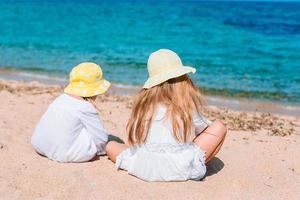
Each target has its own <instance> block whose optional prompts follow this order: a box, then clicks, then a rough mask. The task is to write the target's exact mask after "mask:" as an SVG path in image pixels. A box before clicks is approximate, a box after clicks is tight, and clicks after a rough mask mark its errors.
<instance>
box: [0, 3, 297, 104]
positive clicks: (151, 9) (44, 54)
mask: <svg viewBox="0 0 300 200" xmlns="http://www.w3.org/2000/svg"><path fill="white" fill-rule="evenodd" d="M0 10H1V12H0V66H1V67H5V68H8V69H17V70H25V71H29V72H33V73H36V72H38V73H46V74H48V73H49V74H59V75H62V76H67V73H68V71H69V70H70V69H71V68H72V67H73V66H75V65H76V64H78V63H80V62H83V61H93V62H96V63H98V64H100V65H101V66H102V68H103V70H104V74H105V77H106V78H107V79H108V80H111V81H113V82H116V83H122V84H131V85H142V84H143V82H144V81H145V80H146V77H147V71H146V62H147V58H148V56H149V54H150V53H151V52H153V51H155V50H157V49H159V48H169V49H172V50H174V51H176V52H177V53H178V54H179V55H180V57H181V58H182V60H183V63H184V64H186V65H191V66H194V67H196V68H197V73H196V74H195V75H192V76H191V77H192V79H193V80H195V81H196V82H197V84H198V85H199V86H200V87H201V88H202V90H203V91H204V92H206V93H210V94H217V95H227V96H237V97H247V98H256V99H265V100H273V101H281V102H287V103H296V104H298V103H300V2H209V1H208V2H199V1H171V0H170V1H130V0H123V1H100V0H73V1H71V0H69V1H63V0H61V1H58V0H52V1H50V0H48V1H45V0H44V1H42V0H31V1H26V0H23V1H20V0H19V1H18V0H14V1H12V0H11V1H9V0H2V1H0ZM1 67H0V68H1Z"/></svg>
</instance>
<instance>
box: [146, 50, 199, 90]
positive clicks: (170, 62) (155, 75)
mask: <svg viewBox="0 0 300 200" xmlns="http://www.w3.org/2000/svg"><path fill="white" fill-rule="evenodd" d="M147 68H148V73H149V78H148V80H147V81H146V82H145V84H144V86H143V88H146V89H149V88H151V87H154V86H156V85H159V84H161V83H163V82H165V81H167V80H169V79H172V78H176V77H179V76H182V75H184V74H188V73H191V72H192V73H195V72H196V69H195V68H193V67H189V66H184V65H183V64H182V62H181V59H180V58H179V56H178V55H177V54H176V53H175V52H173V51H171V50H169V49H160V50H158V51H155V52H153V53H152V54H151V55H150V56H149V59H148V63H147Z"/></svg>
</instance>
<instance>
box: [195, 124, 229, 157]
mask: <svg viewBox="0 0 300 200" xmlns="http://www.w3.org/2000/svg"><path fill="white" fill-rule="evenodd" d="M226 133H227V129H226V127H225V125H224V124H223V123H222V122H220V121H215V122H213V123H212V124H211V125H210V126H209V127H208V128H207V129H206V130H205V131H204V132H203V133H201V134H200V135H198V136H197V137H196V138H195V139H194V142H195V143H196V144H197V145H198V146H199V147H200V148H201V149H203V150H204V151H206V160H205V162H208V161H209V160H211V159H212V158H213V157H214V156H215V155H216V154H217V153H218V152H219V150H220V148H221V146H222V144H223V142H224V139H225V135H226Z"/></svg>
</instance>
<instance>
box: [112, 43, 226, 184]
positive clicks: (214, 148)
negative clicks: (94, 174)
mask: <svg viewBox="0 0 300 200" xmlns="http://www.w3.org/2000/svg"><path fill="white" fill-rule="evenodd" d="M148 72H149V78H148V80H147V81H146V82H145V84H144V86H143V89H142V90H141V91H140V92H139V93H138V94H137V96H136V100H135V102H134V105H133V109H132V114H131V117H130V119H129V122H128V124H127V133H128V142H129V145H130V146H129V147H128V146H127V145H125V144H119V143H116V142H109V143H108V144H107V146H106V151H107V155H108V156H109V158H110V159H111V160H112V161H113V162H115V163H116V167H117V168H118V169H124V170H126V171H128V173H129V174H131V175H134V176H136V177H138V178H141V179H143V180H146V181H185V180H188V179H192V180H201V179H202V178H203V177H204V176H205V173H206V165H205V164H206V163H207V162H208V161H209V160H211V159H212V158H213V157H214V156H215V155H216V153H217V152H218V151H219V150H220V148H221V146H222V144H223V141H224V138H225V135H226V127H225V126H224V125H223V124H222V123H221V122H220V121H215V122H211V121H209V120H208V119H206V118H205V117H204V116H203V115H202V114H201V109H202V104H201V96H200V94H199V91H198V89H197V87H196V86H195V85H194V83H193V82H192V80H191V79H190V78H189V77H188V75H187V74H188V73H195V72H196V69H195V68H193V67H189V66H184V65H183V64H182V62H181V59H180V58H179V56H178V55H177V54H176V53H175V52H173V51H171V50H168V49H160V50H158V51H156V52H154V53H152V54H151V55H150V56H149V59H148Z"/></svg>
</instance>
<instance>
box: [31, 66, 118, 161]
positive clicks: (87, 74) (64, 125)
mask: <svg viewBox="0 0 300 200" xmlns="http://www.w3.org/2000/svg"><path fill="white" fill-rule="evenodd" d="M69 81H70V83H69V84H68V86H67V87H66V88H65V90H64V92H65V93H64V94H62V95H60V96H59V97H57V98H56V99H55V100H54V102H53V103H52V104H51V105H50V106H49V108H48V110H47V111H46V112H45V114H44V115H43V116H42V118H41V120H40V121H39V122H38V124H37V126H36V128H35V131H34V133H33V136H32V139H31V143H32V145H33V147H34V149H35V150H36V151H37V152H38V153H39V154H42V155H44V156H46V157H48V158H49V159H51V160H55V161H59V162H85V161H89V160H91V159H93V158H94V157H95V156H96V155H101V154H105V145H106V143H107V141H108V140H109V137H113V136H110V135H109V134H108V132H107V131H106V130H105V128H104V127H103V125H102V122H101V121H100V119H99V115H98V112H97V107H96V105H95V99H96V97H97V95H100V94H104V93H105V92H106V91H107V90H108V89H109V87H110V85H111V84H110V82H108V81H107V80H105V79H104V78H103V73H102V70H101V68H100V66H99V65H97V64H95V63H90V62H86V63H81V64H79V65H77V66H76V67H74V68H73V69H72V71H71V72H70V79H69Z"/></svg>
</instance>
